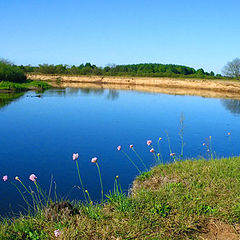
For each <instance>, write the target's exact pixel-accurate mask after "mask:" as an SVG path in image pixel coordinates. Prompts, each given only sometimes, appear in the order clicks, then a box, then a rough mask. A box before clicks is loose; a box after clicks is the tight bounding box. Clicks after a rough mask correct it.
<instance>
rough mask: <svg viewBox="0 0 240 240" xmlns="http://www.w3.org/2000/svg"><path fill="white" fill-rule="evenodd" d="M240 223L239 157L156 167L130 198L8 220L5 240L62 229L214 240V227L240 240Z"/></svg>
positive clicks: (73, 234) (80, 234)
mask: <svg viewBox="0 0 240 240" xmlns="http://www.w3.org/2000/svg"><path fill="white" fill-rule="evenodd" d="M239 222H240V157H234V158H226V159H219V160H209V161H206V160H196V161H184V162H176V163H173V164H168V165H159V166H156V167H155V168H153V169H152V170H151V171H150V172H146V173H143V174H141V175H140V176H138V177H137V178H136V180H135V181H134V183H133V186H132V189H131V195H130V196H126V195H124V194H123V193H121V192H117V193H116V192H115V193H110V194H109V195H107V200H106V201H105V202H104V203H102V204H93V203H91V202H90V203H88V204H82V203H77V204H69V203H52V204H51V205H50V206H48V207H47V208H44V209H42V210H40V211H38V212H37V213H36V214H35V215H32V216H30V215H29V216H21V217H19V218H14V219H12V220H6V219H5V220H4V221H3V222H2V223H1V225H0V239H53V238H54V237H55V236H54V230H57V229H59V231H60V235H59V237H58V239H118V240H120V239H152V240H153V239H155V240H156V239H204V238H203V237H202V238H200V237H201V236H204V237H205V239H209V238H207V234H210V233H211V231H212V228H211V227H209V226H210V225H211V224H213V223H215V225H217V224H219V226H220V225H221V228H222V229H224V230H225V232H224V234H225V235H224V236H225V238H222V239H239V236H240V235H239V234H238V226H239V225H238V224H239ZM219 229H220V228H219ZM226 229H228V230H226ZM226 231H227V232H226ZM221 233H223V232H221ZM203 234H205V235H203ZM219 234H220V233H219ZM226 234H228V235H226ZM229 234H230V235H231V238H227V237H226V236H230V235H229ZM222 236H223V235H222ZM210 239H211V238H210ZM219 239H220V238H219Z"/></svg>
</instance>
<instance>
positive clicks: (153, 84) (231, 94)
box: [28, 74, 240, 99]
mask: <svg viewBox="0 0 240 240" xmlns="http://www.w3.org/2000/svg"><path fill="white" fill-rule="evenodd" d="M28 78H29V79H32V80H42V81H52V84H53V85H56V83H54V82H55V81H57V80H58V82H60V84H59V85H56V86H60V87H89V88H110V89H123V90H136V91H146V92H153V93H167V94H177V95H197V96H203V97H214V98H234V99H240V82H235V81H223V80H205V79H176V78H147V77H146V78H144V77H102V76H66V75H65V76H64V75H40V74H39V75H37V74H28Z"/></svg>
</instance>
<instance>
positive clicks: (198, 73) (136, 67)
mask: <svg viewBox="0 0 240 240" xmlns="http://www.w3.org/2000/svg"><path fill="white" fill-rule="evenodd" d="M19 68H20V69H22V70H23V71H24V72H25V73H41V74H70V75H102V76H131V77H135V76H136V77H193V78H194V77H196V78H221V77H222V76H221V75H220V74H217V75H215V73H214V72H213V71H211V72H210V73H208V72H206V71H204V70H203V69H202V68H201V69H198V70H195V69H194V68H191V67H187V66H182V65H175V64H157V63H142V64H128V65H108V66H106V67H97V66H96V65H94V64H91V63H85V64H81V65H79V66H75V65H72V66H69V65H63V64H58V65H53V64H39V65H38V66H35V67H34V66H30V65H27V66H23V65H21V66H19Z"/></svg>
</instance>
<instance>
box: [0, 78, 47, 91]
mask: <svg viewBox="0 0 240 240" xmlns="http://www.w3.org/2000/svg"><path fill="white" fill-rule="evenodd" d="M50 87H51V86H50V85H49V84H48V83H46V82H41V81H32V80H26V81H25V82H23V83H16V82H7V81H2V82H0V91H3V92H4V91H7V92H22V91H27V90H45V89H48V88H50Z"/></svg>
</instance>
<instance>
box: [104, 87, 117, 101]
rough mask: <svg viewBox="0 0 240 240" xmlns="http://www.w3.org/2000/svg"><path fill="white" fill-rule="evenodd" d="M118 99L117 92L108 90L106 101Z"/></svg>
mask: <svg viewBox="0 0 240 240" xmlns="http://www.w3.org/2000/svg"><path fill="white" fill-rule="evenodd" d="M118 97H119V92H118V91H116V90H112V89H109V92H108V95H107V99H109V100H115V99H117V98H118Z"/></svg>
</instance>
